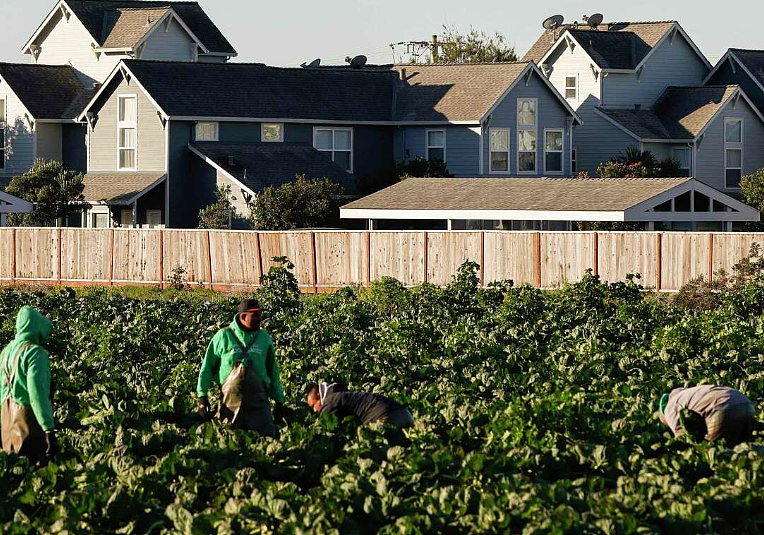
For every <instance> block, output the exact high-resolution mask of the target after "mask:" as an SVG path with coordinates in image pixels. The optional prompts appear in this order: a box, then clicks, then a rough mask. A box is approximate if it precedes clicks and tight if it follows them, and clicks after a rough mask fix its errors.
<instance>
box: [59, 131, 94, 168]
mask: <svg viewBox="0 0 764 535" xmlns="http://www.w3.org/2000/svg"><path fill="white" fill-rule="evenodd" d="M61 159H62V163H63V164H64V167H66V168H67V169H74V170H75V171H79V172H81V173H87V172H88V148H87V126H85V125H84V124H64V125H62V129H61Z"/></svg>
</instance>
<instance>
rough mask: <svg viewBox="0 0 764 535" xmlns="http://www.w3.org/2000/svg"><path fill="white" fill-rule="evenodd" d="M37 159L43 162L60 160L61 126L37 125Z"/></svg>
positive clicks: (56, 124)
mask: <svg viewBox="0 0 764 535" xmlns="http://www.w3.org/2000/svg"><path fill="white" fill-rule="evenodd" d="M36 130H37V157H38V158H42V159H44V160H54V161H57V162H60V161H61V160H62V152H61V124H58V123H37V128H36Z"/></svg>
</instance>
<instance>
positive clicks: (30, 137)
mask: <svg viewBox="0 0 764 535" xmlns="http://www.w3.org/2000/svg"><path fill="white" fill-rule="evenodd" d="M0 99H5V109H6V116H5V121H6V125H5V165H4V167H3V168H0V177H1V178H13V177H15V176H18V175H21V174H24V173H26V172H27V171H29V169H30V168H31V167H32V164H33V163H34V155H35V133H34V131H33V130H32V129H31V128H30V126H29V122H28V121H27V120H26V118H25V117H24V114H25V113H26V110H25V108H24V106H23V104H21V101H20V100H19V99H18V98H17V97H16V95H15V93H13V91H11V90H10V88H9V87H8V84H6V83H4V82H3V83H2V84H0Z"/></svg>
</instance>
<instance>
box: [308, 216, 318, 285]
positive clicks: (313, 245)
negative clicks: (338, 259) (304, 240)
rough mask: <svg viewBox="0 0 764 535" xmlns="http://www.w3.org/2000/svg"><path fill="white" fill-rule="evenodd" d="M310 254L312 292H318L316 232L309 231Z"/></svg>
mask: <svg viewBox="0 0 764 535" xmlns="http://www.w3.org/2000/svg"><path fill="white" fill-rule="evenodd" d="M310 256H311V262H312V263H311V265H312V266H313V293H314V294H317V293H318V266H317V263H316V233H315V232H313V231H311V232H310Z"/></svg>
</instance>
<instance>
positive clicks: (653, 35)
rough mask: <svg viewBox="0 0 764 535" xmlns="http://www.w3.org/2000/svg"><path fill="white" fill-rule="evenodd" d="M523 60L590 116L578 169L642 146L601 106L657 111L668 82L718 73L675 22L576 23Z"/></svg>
mask: <svg viewBox="0 0 764 535" xmlns="http://www.w3.org/2000/svg"><path fill="white" fill-rule="evenodd" d="M523 59H524V60H526V61H534V62H536V63H537V64H538V65H539V66H540V67H541V69H542V70H543V72H544V73H545V74H546V75H547V77H548V78H549V80H550V81H551V82H552V84H553V85H554V86H555V87H556V88H557V90H558V91H559V92H560V93H561V94H562V95H564V97H565V99H566V100H567V101H568V103H570V105H571V106H572V107H573V108H574V109H575V110H576V111H577V112H578V114H579V115H580V116H581V118H582V119H583V125H582V126H581V127H579V128H577V129H576V143H575V146H574V147H573V153H574V155H575V157H574V161H575V164H576V166H575V168H576V170H577V171H587V172H589V173H594V171H595V170H596V168H597V167H598V166H599V165H600V164H601V163H602V162H605V161H607V160H609V159H611V158H612V157H614V156H617V155H618V154H619V153H621V152H622V151H624V150H625V149H626V148H628V147H630V146H634V145H635V140H634V138H633V136H630V135H629V134H627V133H626V132H624V131H623V130H621V129H619V128H617V127H615V126H614V125H613V124H612V123H611V122H610V121H607V120H606V118H605V117H603V116H602V114H600V113H597V109H598V108H600V109H621V110H627V109H631V110H639V109H647V108H650V107H651V106H653V104H654V103H655V102H656V100H657V99H658V98H659V97H660V96H661V95H662V94H663V93H664V92H665V91H666V89H667V88H668V87H672V86H699V85H702V84H703V80H704V79H705V78H706V76H707V75H708V73H709V71H710V70H711V65H710V63H709V62H708V60H707V59H706V57H705V56H704V55H703V53H702V52H701V51H700V50H699V49H698V47H697V46H696V45H695V43H694V42H693V41H692V39H690V37H689V35H688V34H687V32H685V31H684V29H683V28H682V26H681V25H680V24H679V23H678V22H676V21H659V22H621V23H609V24H601V25H598V26H597V27H595V28H590V27H588V26H579V25H578V24H569V25H565V26H562V27H560V28H557V29H555V30H545V31H544V33H543V34H542V35H541V37H540V38H539V39H538V40H537V42H536V43H535V44H534V45H533V46H532V47H531V49H530V50H529V51H528V52H527V53H526V55H525V57H524V58H523Z"/></svg>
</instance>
